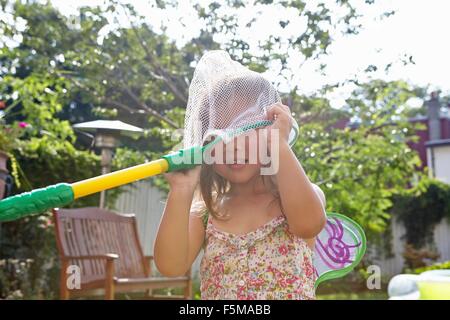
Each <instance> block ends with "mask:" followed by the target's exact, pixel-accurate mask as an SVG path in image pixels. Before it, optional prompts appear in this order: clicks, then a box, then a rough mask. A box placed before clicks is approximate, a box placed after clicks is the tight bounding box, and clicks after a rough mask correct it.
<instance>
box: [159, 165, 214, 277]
mask: <svg viewBox="0 0 450 320" xmlns="http://www.w3.org/2000/svg"><path fill="white" fill-rule="evenodd" d="M199 170H200V167H197V168H195V169H192V170H189V171H188V172H187V173H180V172H176V173H170V174H167V175H166V178H167V180H168V181H169V184H170V192H169V195H168V199H167V203H166V207H165V208H164V213H163V216H162V219H161V223H160V225H159V228H158V233H157V235H156V240H155V246H154V259H155V264H156V267H157V268H158V270H159V271H160V272H161V274H163V275H165V276H168V277H175V276H182V275H184V274H185V273H186V272H187V271H188V270H189V268H190V267H191V265H192V263H193V262H194V260H195V258H196V257H197V255H198V253H199V251H200V249H201V247H202V244H203V241H204V237H205V230H204V226H203V222H202V219H201V218H200V217H199V216H197V215H194V214H190V211H191V204H192V199H193V196H194V191H195V188H196V184H197V181H198V173H199Z"/></svg>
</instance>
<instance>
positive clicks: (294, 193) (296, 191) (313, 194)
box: [269, 105, 326, 239]
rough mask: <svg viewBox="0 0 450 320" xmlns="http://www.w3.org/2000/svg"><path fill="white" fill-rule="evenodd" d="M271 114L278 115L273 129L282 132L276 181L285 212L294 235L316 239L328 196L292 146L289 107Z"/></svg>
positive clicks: (281, 107) (272, 111)
mask: <svg viewBox="0 0 450 320" xmlns="http://www.w3.org/2000/svg"><path fill="white" fill-rule="evenodd" d="M270 115H272V116H274V115H276V117H275V118H276V120H275V123H274V125H273V128H277V129H278V130H279V140H277V143H278V144H279V166H278V172H277V174H276V178H277V184H278V190H279V192H280V198H281V205H282V208H283V212H284V214H285V215H286V218H287V220H288V223H289V228H290V230H291V232H292V233H294V234H296V235H298V236H299V237H301V238H304V239H310V238H314V237H315V236H316V235H317V234H318V233H319V232H320V231H321V230H322V229H323V227H324V226H325V223H326V213H325V195H324V194H323V192H322V190H320V188H319V187H318V186H317V185H315V184H313V183H311V181H310V180H309V178H308V176H307V175H306V173H305V171H304V170H303V167H302V166H301V164H300V162H299V161H298V160H297V157H296V156H295V154H294V152H293V151H292V149H291V148H290V146H289V143H288V139H287V137H288V135H289V131H290V119H289V118H290V111H289V108H288V107H287V106H283V105H275V106H274V107H272V108H271V109H270V110H269V116H270ZM271 143H274V142H271Z"/></svg>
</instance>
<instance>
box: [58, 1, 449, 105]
mask: <svg viewBox="0 0 450 320" xmlns="http://www.w3.org/2000/svg"><path fill="white" fill-rule="evenodd" d="M328 1H330V4H333V3H335V1H334V0H328ZM52 2H53V3H54V5H56V6H57V7H58V8H60V10H61V11H62V12H63V13H67V14H68V13H75V12H76V9H77V7H79V6H83V5H93V4H101V3H102V2H103V1H101V0H52ZM180 2H181V3H183V8H182V9H179V10H176V11H175V10H166V11H164V14H162V13H161V12H158V10H156V9H153V8H150V6H149V5H148V2H147V1H145V0H141V1H133V4H134V5H135V7H136V8H137V10H138V12H139V13H140V14H142V15H144V16H145V17H146V18H147V19H148V21H149V22H150V23H151V24H152V25H154V26H155V28H156V30H158V27H159V25H160V23H161V22H162V21H166V23H167V21H170V22H169V24H168V30H167V34H168V36H169V37H172V38H173V39H175V40H176V41H177V43H179V44H183V43H184V42H186V41H188V39H189V38H190V37H192V36H195V35H196V33H197V32H198V30H199V23H200V22H199V21H198V20H197V19H195V15H194V14H190V12H192V8H191V7H190V6H191V5H190V3H189V2H190V1H180ZM359 2H360V3H361V4H360V5H358V9H359V10H360V12H362V13H363V14H365V17H364V18H362V19H361V20H360V21H361V23H362V25H363V26H364V29H363V30H362V31H361V32H360V33H359V34H358V35H353V36H342V35H341V34H340V33H339V32H336V34H334V35H333V38H334V42H333V44H332V45H331V47H330V49H329V55H328V56H324V57H323V58H322V59H321V60H319V61H317V62H310V63H306V64H304V65H303V66H302V67H301V68H297V67H298V66H299V64H300V63H301V61H299V60H298V59H297V57H295V55H292V57H291V60H290V61H291V66H292V70H298V71H297V72H295V71H293V74H294V77H293V79H294V80H293V81H294V83H298V84H299V90H300V91H301V92H304V93H309V94H310V93H313V92H315V91H317V90H318V89H320V88H321V87H322V86H323V85H325V84H333V83H336V82H342V81H344V80H346V79H352V78H355V76H356V77H357V78H358V79H360V80H367V78H366V77H367V76H366V75H365V74H364V72H363V70H365V69H366V68H367V66H368V65H370V64H373V65H376V66H377V67H378V71H377V72H374V73H371V76H372V77H374V78H382V79H386V80H394V79H404V80H407V81H409V82H411V83H414V84H418V85H423V86H427V85H430V90H431V89H433V90H434V89H442V90H443V91H444V92H450V37H449V31H450V19H449V14H450V1H446V0H408V1H406V0H391V1H389V0H376V1H375V4H373V5H366V4H364V1H362V0H360V1H359ZM308 3H309V2H308ZM355 3H356V1H355ZM390 10H396V14H395V15H393V16H390V17H389V18H385V19H380V18H379V15H380V14H381V13H382V12H384V11H390ZM246 13H248V11H247V12H246V11H243V13H242V17H243V19H245V14H246ZM263 14H264V15H265V16H264V18H263V19H262V21H263V22H260V23H259V24H256V25H255V27H256V28H257V30H258V32H257V33H255V31H254V30H248V29H247V30H246V29H245V28H244V29H242V36H243V38H245V39H247V41H249V42H250V43H255V42H257V40H258V36H262V37H264V32H270V31H272V30H273V29H274V28H277V27H278V28H279V26H277V21H278V20H276V19H273V18H272V17H273V15H274V13H273V10H272V11H270V12H265V13H263ZM288 14H289V13H288ZM300 24H301V22H300ZM296 27H299V25H297V26H296ZM300 27H301V25H300ZM291 30H298V29H291ZM287 32H289V30H287ZM291 32H292V31H291ZM257 34H258V36H257ZM405 55H406V56H408V57H409V56H410V55H411V56H412V57H413V60H414V62H415V64H408V65H404V64H403V63H401V59H402V57H404V56H405ZM321 62H322V63H327V65H328V66H327V69H326V74H324V75H321V74H320V73H319V72H317V66H318V65H319V63H321ZM391 62H393V63H394V64H393V66H392V67H391V69H390V70H389V72H388V73H386V72H384V67H385V66H386V65H387V64H388V63H391ZM276 74H277V68H276V66H274V69H273V70H272V75H273V76H276ZM268 75H269V76H271V73H270V72H269V73H268ZM291 86H292V84H282V85H281V89H283V87H284V88H287V89H288V88H289V87H291ZM349 90H351V86H350V85H348V86H344V87H342V88H340V89H338V90H336V91H335V92H334V93H333V94H330V96H329V97H330V98H331V100H332V103H333V105H334V106H335V107H339V106H342V105H343V103H344V101H343V99H344V97H345V96H347V95H348V92H349Z"/></svg>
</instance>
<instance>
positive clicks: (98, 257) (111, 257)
mask: <svg viewBox="0 0 450 320" xmlns="http://www.w3.org/2000/svg"><path fill="white" fill-rule="evenodd" d="M61 259H63V260H115V259H119V255H118V254H115V253H107V254H97V255H92V256H63V257H61Z"/></svg>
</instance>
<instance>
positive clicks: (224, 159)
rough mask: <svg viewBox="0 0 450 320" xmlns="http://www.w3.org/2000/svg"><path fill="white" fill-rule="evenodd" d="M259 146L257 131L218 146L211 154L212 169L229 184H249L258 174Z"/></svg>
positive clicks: (259, 162)
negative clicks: (212, 159) (212, 160)
mask: <svg viewBox="0 0 450 320" xmlns="http://www.w3.org/2000/svg"><path fill="white" fill-rule="evenodd" d="M260 145H261V143H260V137H259V134H258V130H251V131H249V132H246V133H244V134H241V135H240V136H238V137H235V138H234V139H233V140H232V141H230V142H228V143H227V144H224V143H222V144H221V145H218V146H217V147H216V148H214V150H213V151H212V154H211V155H212V156H213V157H214V158H215V159H216V161H215V162H214V164H213V169H214V170H215V171H216V172H217V174H219V175H220V176H222V177H223V178H225V179H226V180H228V181H229V182H230V183H247V182H249V181H250V180H251V179H252V178H254V177H255V176H256V175H259V174H260V170H261V161H260V158H261V157H260V148H262V146H260ZM220 160H221V161H220ZM217 162H219V163H217Z"/></svg>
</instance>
